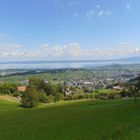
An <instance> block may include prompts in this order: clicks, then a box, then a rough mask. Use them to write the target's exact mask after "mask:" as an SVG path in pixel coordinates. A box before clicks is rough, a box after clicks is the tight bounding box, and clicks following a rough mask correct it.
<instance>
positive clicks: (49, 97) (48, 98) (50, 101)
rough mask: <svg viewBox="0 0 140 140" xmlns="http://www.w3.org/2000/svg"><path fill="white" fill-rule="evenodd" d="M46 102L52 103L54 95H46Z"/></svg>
mask: <svg viewBox="0 0 140 140" xmlns="http://www.w3.org/2000/svg"><path fill="white" fill-rule="evenodd" d="M47 102H48V103H53V102H54V96H53V95H49V96H47Z"/></svg>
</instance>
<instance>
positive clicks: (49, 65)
mask: <svg viewBox="0 0 140 140" xmlns="http://www.w3.org/2000/svg"><path fill="white" fill-rule="evenodd" d="M110 64H134V62H91V61H90V62H88V61H87V62H84V61H81V62H71V61H70V62H59V61H58V62H53V61H52V62H18V63H17V62H15V63H14V62H10V63H7V62H6V63H4V62H2V63H0V69H1V70H3V69H64V68H93V67H97V66H105V65H110ZM136 64H140V62H136Z"/></svg>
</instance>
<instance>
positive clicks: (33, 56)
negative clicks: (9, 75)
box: [0, 0, 140, 60]
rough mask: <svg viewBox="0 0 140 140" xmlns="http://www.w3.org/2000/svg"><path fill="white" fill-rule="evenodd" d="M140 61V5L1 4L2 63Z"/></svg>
mask: <svg viewBox="0 0 140 140" xmlns="http://www.w3.org/2000/svg"><path fill="white" fill-rule="evenodd" d="M131 56H140V0H0V60H94V59H115V58H123V57H131Z"/></svg>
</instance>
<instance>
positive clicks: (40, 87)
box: [21, 78, 64, 107]
mask: <svg viewBox="0 0 140 140" xmlns="http://www.w3.org/2000/svg"><path fill="white" fill-rule="evenodd" d="M63 98H64V90H63V85H61V84H56V83H51V82H45V81H44V80H42V79H39V78H30V79H29V85H28V87H27V89H26V91H25V92H23V93H22V96H21V102H22V105H23V106H24V107H33V106H36V105H37V104H38V103H40V102H41V103H50V102H57V101H59V100H61V99H63Z"/></svg>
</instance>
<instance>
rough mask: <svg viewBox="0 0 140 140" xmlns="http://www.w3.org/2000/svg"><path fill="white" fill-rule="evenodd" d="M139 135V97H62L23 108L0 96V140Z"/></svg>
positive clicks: (127, 139)
mask: <svg viewBox="0 0 140 140" xmlns="http://www.w3.org/2000/svg"><path fill="white" fill-rule="evenodd" d="M139 139H140V100H139V99H138V100H137V102H136V103H135V102H134V101H133V99H125V100H110V101H97V100H96V101H95V100H80V101H79V100H77V101H65V102H64V101H63V102H58V103H56V104H49V105H39V107H36V108H32V109H24V108H22V107H21V106H20V103H18V102H16V101H11V100H6V99H5V98H4V99H1V98H0V140H139Z"/></svg>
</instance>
